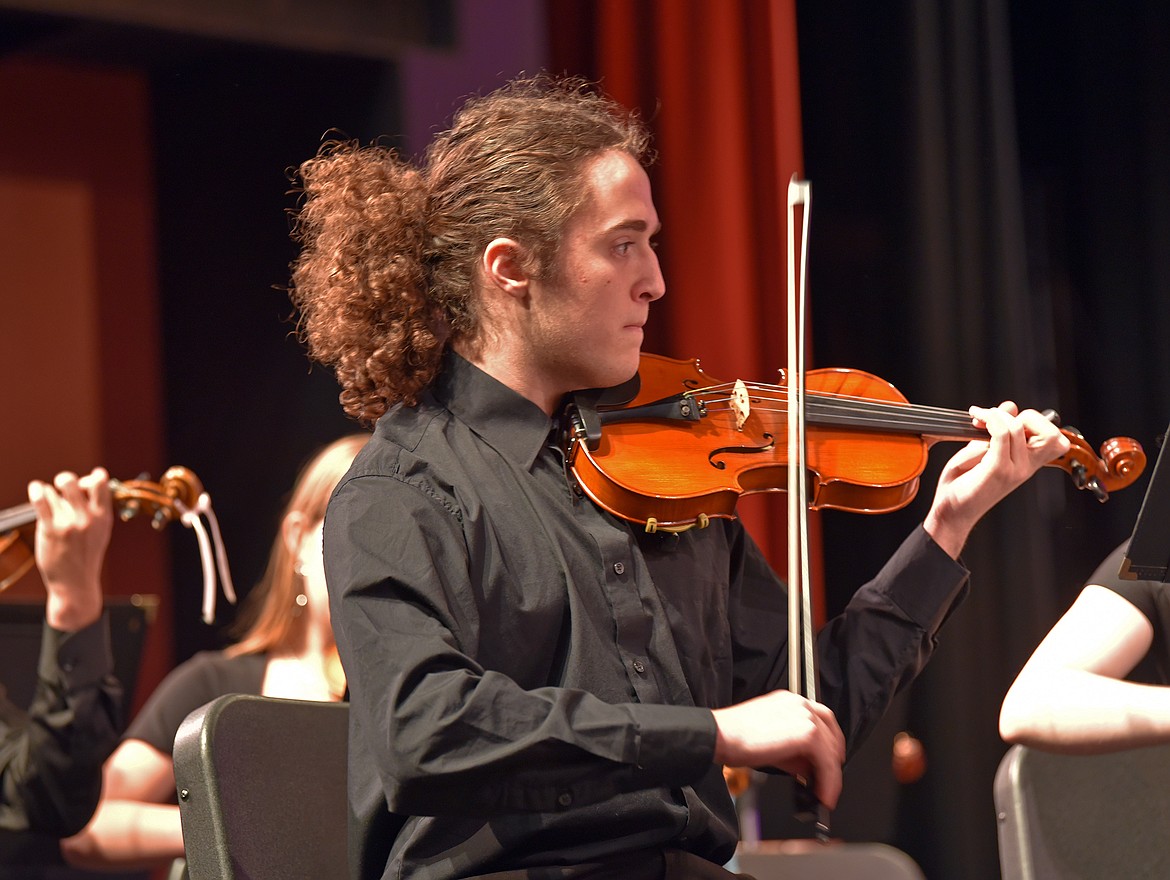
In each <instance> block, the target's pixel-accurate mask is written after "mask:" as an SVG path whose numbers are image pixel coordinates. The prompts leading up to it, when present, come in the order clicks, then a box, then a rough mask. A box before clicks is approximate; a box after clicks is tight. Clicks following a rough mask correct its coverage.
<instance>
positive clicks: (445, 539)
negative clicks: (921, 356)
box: [292, 79, 1067, 880]
mask: <svg viewBox="0 0 1170 880" xmlns="http://www.w3.org/2000/svg"><path fill="white" fill-rule="evenodd" d="M647 153H648V136H647V133H646V131H645V129H644V127H643V125H642V124H641V123H640V122H639V121H638V120H637V119H636V118H634V117H632V116H631V115H630V114H628V113H626V112H625V111H623V110H622V109H621V108H619V107H618V106H617V105H615V104H614V103H613V102H611V101H609V100H607V99H605V98H603V97H600V96H597V95H596V94H594V93H592V92H591V91H590V90H589V89H588V88H587V87H586V86H584V85H583V84H581V83H578V82H563V81H551V80H547V79H537V80H535V81H523V82H517V83H513V84H510V85H509V86H507V87H505V88H504V89H502V90H500V91H498V92H496V93H493V94H491V95H489V96H487V97H484V98H480V99H475V100H472V101H470V102H469V103H468V104H466V105H465V106H464V108H463V109H462V110H461V111H460V113H459V114H458V115H457V116H456V118H455V120H454V123H453V126H452V128H451V129H450V130H449V131H447V132H444V133H442V134H440V135H438V136H437V137H436V139H435V141H434V142H433V143H432V145H431V147H430V149H429V151H428V153H427V156H426V160H425V164H423V165H422V166H421V167H417V168H416V167H413V166H411V165H410V164H407V163H405V162H403V161H401V160H399V159H398V158H397V157H396V156H394V155H393V154H392V153H391V152H389V151H387V150H384V149H382V148H379V147H359V146H357V145H352V144H331V145H328V146H327V147H325V148H323V150H322V151H321V153H320V154H319V155H318V156H317V157H316V158H315V159H312V160H310V161H308V162H306V163H305V164H304V165H303V166H302V167H301V169H300V177H301V181H302V183H303V187H304V201H303V203H302V204H301V206H300V208H299V213H298V226H297V229H296V233H295V234H296V236H297V237H298V239H299V241H300V242H301V244H302V251H301V255H300V257H299V258H298V261H297V262H296V264H295V265H294V269H293V289H292V298H293V301H294V303H295V305H296V306H297V307H298V309H299V310H300V319H301V330H302V332H303V335H304V338H305V340H306V342H307V344H308V347H309V351H310V354H311V356H312V357H313V358H315V359H317V360H319V361H321V362H324V363H326V364H329V365H330V366H331V367H333V368H334V370H335V371H336V374H337V377H338V380H339V382H340V384H341V386H342V394H341V400H342V403H343V405H344V407H345V409H346V411H347V412H349V413H350V414H351V415H352V416H354V417H355V418H357V419H360V420H363V421H370V422H374V421H376V423H377V424H376V429H375V433H374V436H373V439H372V440H371V441H370V443H369V444H368V445H367V446H366V448H365V449H364V450H363V451H362V453H361V454H360V455H359V456H358V458H357V460H356V461H355V462H354V465H353V467H352V468H351V470H350V472H349V474H348V475H347V476H346V478H344V479H343V480H342V482H341V484H340V486H339V487H338V489H337V491H336V493H335V494H334V497H333V499H332V501H331V503H330V506H329V510H328V514H327V517H326V521H325V530H324V552H325V563H326V575H327V579H328V586H329V591H330V597H331V604H332V619H333V624H334V627H335V630H336V635H337V642H338V646H339V648H340V651H341V656H342V660H343V662H344V665H345V669H346V674H347V676H348V681H349V683H350V688H351V691H350V693H351V700H352V703H351V705H352V710H351V719H352V720H351V742H350V783H349V784H350V799H351V808H352V809H353V811H354V812H353V815H354V819H353V821H354V824H355V827H354V829H353V831H354V834H353V836H352V838H351V840H352V841H353V843H354V845H353V847H352V849H351V855H352V858H351V873H352V874H353V876H355V877H361V878H376V877H406V878H426V880H436V878H455V877H460V878H468V877H481V878H482V877H491V878H529V877H531V878H536V877H540V878H554V877H556V878H573V877H590V878H622V880H637V878H643V877H645V878H662V877H670V878H679V877H720V876H728V875H727V873H726V872H725V871H724V870H723V869H722V868H721V867H719V866H720V865H721V864H723V863H724V862H726V861H727V859H728V858H729V857H730V856H731V855H732V853H733V850H734V847H735V844H736V841H737V836H738V834H737V828H736V817H735V813H734V810H733V807H732V802H731V799H730V797H729V795H728V791H727V786H726V785H725V783H724V780H723V775H722V772H721V765H734V766H753V767H773V768H778V769H779V770H782V771H786V772H788V773H791V774H794V775H798V776H801V777H804V778H807V779H808V780H810V785H811V787H812V790H813V792H814V793H815V795H816V796H817V798H818V799H819V800H820V801H821V802H822V803H823V804H825V805H826V806H828V807H830V808H831V807H833V806H834V805H835V804H836V801H837V798H838V794H839V792H840V788H841V768H842V764H843V762H844V760H845V757H846V755H847V754H848V753H849V752H850V751H851V750H852V749H854V748H855V747H856V746H857V745H858V744H859V742H860V741H861V740H862V738H863V737H864V736H865V735H866V734H867V733H868V732H869V731H870V730H871V729H872V727H873V725H874V724H875V722H876V721H877V720H878V718H879V717H880V715H881V713H882V712H883V711H884V710H885V709H886V707H887V706H888V705H889V703H890V700H891V699H892V698H893V696H894V695H895V693H896V692H897V691H898V690H899V689H900V688H901V687H903V686H905V685H906V684H907V683H908V682H910V681H911V680H912V679H913V678H914V677H915V675H917V674H918V672H919V671H920V670H921V669H922V667H923V665H924V664H925V663H926V661H927V659H928V658H929V657H930V654H931V652H932V650H933V647H934V643H935V639H936V636H937V632H938V629H939V627H940V625H941V623H942V621H943V620H944V619H945V618H946V617H947V615H948V614H949V613H950V611H951V610H952V609H953V607H954V606H955V605H956V604H957V603H958V601H959V600H960V598H961V597H962V596H963V594H964V592H965V590H966V584H967V572H966V570H965V569H964V568H963V567H962V565H960V564H959V563H958V562H957V561H956V560H957V557H958V555H959V551H960V549H961V548H962V547H963V544H964V542H965V540H966V538H967V536H968V534H969V532H970V531H971V529H972V527H973V526H974V525H975V523H976V522H977V521H978V520H979V519H980V517H981V516H982V515H983V514H984V513H986V512H987V511H988V510H989V509H990V508H991V507H992V506H993V505H994V504H996V503H997V502H998V501H999V500H1000V499H1002V498H1003V497H1004V496H1005V495H1007V494H1008V493H1009V492H1010V491H1012V490H1013V489H1014V488H1015V487H1017V486H1019V485H1020V484H1021V483H1022V482H1024V481H1025V480H1026V479H1028V478H1029V477H1030V476H1031V475H1032V474H1033V473H1034V472H1035V471H1036V470H1037V469H1038V468H1040V467H1041V466H1042V465H1044V464H1046V463H1047V462H1050V461H1052V460H1053V459H1054V458H1056V457H1058V456H1059V455H1061V454H1062V453H1063V452H1064V451H1065V450H1066V449H1067V440H1066V439H1065V438H1064V437H1063V436H1062V435H1061V434H1060V433H1059V431H1058V430H1057V429H1056V428H1055V427H1054V426H1053V425H1052V424H1051V423H1049V422H1048V420H1047V419H1045V418H1043V417H1042V416H1041V415H1040V414H1038V413H1036V412H1034V411H1032V410H1025V411H1024V412H1019V413H1017V411H1016V408H1015V406H1014V405H1012V404H1010V403H1006V404H1003V405H1002V406H1000V407H996V408H991V409H983V408H978V407H973V408H972V409H971V415H972V421H973V422H974V423H975V424H976V425H978V426H981V427H984V428H985V429H986V431H987V433H988V439H987V440H986V441H979V442H973V443H971V444H970V445H968V446H967V447H965V448H964V449H963V450H962V451H960V452H959V453H958V454H956V455H955V456H954V457H953V458H952V459H951V460H950V462H949V463H948V465H947V466H946V468H945V471H944V472H943V474H942V477H941V479H940V482H939V486H938V489H937V492H936V495H935V498H934V503H933V506H932V507H931V509H930V512H929V514H928V515H927V518H926V520H925V522H924V523H923V524H922V526H921V527H919V528H917V529H916V530H915V531H914V532H913V533H912V534H911V535H910V536H909V537H908V538H907V539H906V541H905V543H904V544H903V545H902V546H901V547H900V548H898V549H897V550H896V551H895V553H894V555H893V557H892V558H891V560H890V562H889V563H888V564H887V565H886V566H885V567H884V568H883V570H882V571H881V572H880V573H879V574H878V575H877V577H876V578H875V579H874V580H873V581H871V582H870V583H868V584H866V585H864V586H863V587H861V589H860V590H858V592H857V593H856V595H855V596H854V598H853V600H852V602H851V603H850V604H849V606H848V608H847V609H846V610H845V612H844V613H843V614H842V615H841V616H839V617H838V618H836V619H834V620H832V621H831V622H830V623H829V625H828V626H827V627H825V629H824V630H823V631H822V632H821V633H820V635H819V637H818V653H819V669H820V675H821V681H822V686H821V694H820V696H821V698H822V700H823V702H821V703H818V702H812V701H810V700H808V699H806V698H804V697H802V696H799V695H797V694H794V693H791V692H789V691H788V690H786V689H785V688H786V656H787V654H786V652H787V647H786V633H787V627H786V621H787V600H786V589H785V586H784V584H783V582H782V581H781V580H780V579H779V578H778V577H777V576H776V575H775V573H774V572H773V571H772V570H771V569H770V568H769V567H768V565H767V563H766V562H765V561H764V559H763V557H762V555H761V553H760V551H759V550H758V549H757V547H756V546H755V544H754V543H753V542H752V539H751V537H750V536H749V535H748V534H747V533H746V532H745V530H744V529H743V527H742V525H741V524H740V523H739V522H738V521H733V520H722V519H721V520H715V521H712V523H711V524H710V526H709V527H707V528H703V529H694V530H691V531H687V532H685V533H683V534H661V533H659V534H648V533H646V532H645V531H643V530H641V529H638V528H633V527H631V526H630V525H629V524H628V523H626V522H625V521H624V520H621V519H619V518H617V517H614V516H612V515H610V514H608V513H606V512H604V511H603V510H602V509H601V508H599V507H597V506H596V505H594V504H593V503H592V502H591V501H589V500H588V499H587V498H585V497H583V496H582V495H581V494H580V493H578V492H577V491H575V487H574V485H573V482H572V479H571V477H570V476H569V475H567V474H566V470H565V467H564V462H563V459H562V457H561V451H560V426H559V425H558V416H559V414H560V410H561V407H562V404H563V399H564V397H565V395H566V394H568V393H570V392H573V391H576V390H579V389H586V388H596V387H608V386H613V385H617V384H619V383H622V382H625V381H626V380H628V379H629V378H630V377H631V376H632V375H633V374H634V373H635V371H636V370H637V369H638V362H639V353H640V349H641V344H642V326H643V324H644V323H645V322H646V320H647V316H648V314H649V311H650V306H651V304H652V303H654V302H655V301H657V300H658V299H660V298H661V297H662V296H663V294H664V293H665V284H664V282H663V278H662V274H661V272H660V270H659V265H658V259H657V256H656V254H655V251H654V238H655V236H656V234H657V233H658V231H659V217H658V214H657V212H656V210H655V207H654V202H653V199H652V197H651V192H650V183H649V179H648V177H647V174H646V172H645V170H644V169H643V164H642V163H643V162H644V161H645V160H646V159H647ZM846 648H847V649H848V650H846Z"/></svg>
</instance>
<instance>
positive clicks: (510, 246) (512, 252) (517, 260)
mask: <svg viewBox="0 0 1170 880" xmlns="http://www.w3.org/2000/svg"><path fill="white" fill-rule="evenodd" d="M526 255H527V254H526V252H525V249H524V246H523V245H522V244H520V243H519V242H518V241H516V240H515V239H513V238H496V239H493V240H492V241H491V242H489V243H488V246H487V247H485V248H484V249H483V257H482V258H481V260H482V268H483V275H484V279H485V280H486V281H487V283H488V284H490V285H491V286H492V287H495V288H498V289H499V290H501V291H503V292H504V293H506V294H508V295H509V296H515V297H523V296H527V295H528V282H529V280H530V279H529V276H528V272H527V271H525V269H524V257H525V256H526Z"/></svg>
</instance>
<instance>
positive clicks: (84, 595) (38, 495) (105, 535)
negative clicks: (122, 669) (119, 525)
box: [28, 468, 114, 632]
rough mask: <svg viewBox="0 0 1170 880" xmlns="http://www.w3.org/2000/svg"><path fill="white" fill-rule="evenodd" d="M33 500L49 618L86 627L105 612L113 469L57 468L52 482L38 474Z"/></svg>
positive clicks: (58, 625)
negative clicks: (59, 470)
mask: <svg viewBox="0 0 1170 880" xmlns="http://www.w3.org/2000/svg"><path fill="white" fill-rule="evenodd" d="M28 500H29V502H30V503H31V504H32V506H33V509H34V510H35V511H36V515H37V529H36V542H35V552H36V561H37V568H39V569H40V572H41V578H42V579H43V580H44V583H45V589H46V591H47V592H48V601H47V602H46V604H45V618H46V620H47V621H48V623H49V625H50V626H51V627H53V628H54V629H58V630H62V631H65V632H75V631H77V630H80V629H83V628H84V627H86V626H88V625H89V624H91V623H93V622H94V621H95V620H97V619H98V618H99V617H100V616H101V613H102V588H101V569H102V561H103V560H104V558H105V555H106V548H107V547H108V546H109V543H110V531H111V529H112V528H113V523H114V513H113V504H112V502H111V497H110V485H109V475H108V474H107V473H106V472H105V470H103V469H102V468H95V469H94V470H93V471H92V472H91V473H89V474H87V475H85V476H83V477H78V476H77V475H76V474H72V473H68V472H63V473H60V474H57V476H56V477H55V478H54V479H53V483H52V484H48V483H43V482H41V481H39V480H34V481H32V482H31V483H29V486H28Z"/></svg>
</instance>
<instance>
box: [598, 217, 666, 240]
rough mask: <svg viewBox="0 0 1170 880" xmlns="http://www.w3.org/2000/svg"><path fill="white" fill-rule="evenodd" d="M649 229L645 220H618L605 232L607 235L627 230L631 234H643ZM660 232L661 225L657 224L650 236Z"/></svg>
mask: <svg viewBox="0 0 1170 880" xmlns="http://www.w3.org/2000/svg"><path fill="white" fill-rule="evenodd" d="M649 228H650V224H649V223H647V222H646V221H645V220H619V221H618V222H617V223H615V224H613V226H611V227H609V229H607V230H606V232H607V233H609V232H621V231H623V230H627V229H628V230H629V231H631V232H645V231H646V230H647V229H649ZM661 231H662V224H661V223H659V224H658V225H657V226H655V227H654V230H653V231H652V232H651V233H650V235H652V236H654V235H657V234H658V233H660V232H661Z"/></svg>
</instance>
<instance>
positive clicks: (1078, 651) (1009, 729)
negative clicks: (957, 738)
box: [999, 584, 1170, 754]
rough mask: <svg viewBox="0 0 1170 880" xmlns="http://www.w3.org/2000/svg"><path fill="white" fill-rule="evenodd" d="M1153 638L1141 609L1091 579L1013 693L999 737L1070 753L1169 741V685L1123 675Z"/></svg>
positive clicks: (1003, 712)
mask: <svg viewBox="0 0 1170 880" xmlns="http://www.w3.org/2000/svg"><path fill="white" fill-rule="evenodd" d="M1152 640H1153V627H1152V626H1151V624H1150V621H1149V620H1148V619H1147V618H1146V616H1145V615H1144V614H1142V613H1141V611H1139V610H1138V609H1137V608H1136V607H1135V606H1134V605H1133V604H1132V603H1130V602H1129V601H1127V600H1126V599H1124V598H1122V597H1121V596H1119V595H1118V594H1117V593H1115V592H1113V591H1112V590H1110V589H1108V588H1106V587H1102V586H1099V585H1095V584H1089V585H1088V586H1086V587H1085V588H1084V589H1083V590H1082V591H1081V594H1080V596H1078V597H1077V600H1076V601H1075V602H1074V603H1073V605H1072V607H1071V608H1069V610H1068V611H1067V612H1066V613H1065V614H1064V616H1063V617H1062V618H1061V619H1060V620H1059V621H1057V623H1056V625H1055V626H1053V628H1052V630H1051V631H1050V632H1049V633H1048V635H1047V636H1045V638H1044V641H1042V642H1041V643H1040V645H1039V647H1037V648H1036V651H1035V652H1034V653H1033V654H1032V657H1031V658H1030V659H1029V660H1028V662H1027V663H1026V664H1025V665H1024V668H1023V669H1022V670H1021V671H1020V674H1019V675H1018V676H1017V678H1016V680H1015V682H1014V683H1013V684H1012V686H1011V688H1010V689H1009V690H1008V693H1007V696H1006V697H1005V698H1004V701H1003V706H1002V708H1001V710H1000V716H999V730H1000V735H1001V736H1002V737H1003V738H1004V739H1005V740H1006V741H1007V742H1011V743H1023V744H1025V745H1029V746H1033V747H1035V748H1041V749H1046V750H1048V751H1059V752H1068V753H1072V754H1091V753H1098V752H1110V751H1118V750H1120V749H1127V748H1136V747H1138V746H1147V745H1153V744H1156V743H1163V742H1170V687H1160V686H1156V685H1145V684H1136V683H1133V682H1127V681H1122V680H1121V679H1122V678H1123V677H1124V676H1125V675H1126V674H1127V673H1128V672H1129V671H1130V670H1131V669H1133V667H1134V666H1135V665H1136V664H1137V663H1138V661H1139V660H1141V658H1142V657H1143V656H1144V655H1145V653H1146V651H1148V650H1149V647H1150V644H1151V642H1152Z"/></svg>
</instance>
